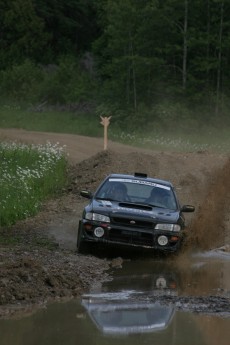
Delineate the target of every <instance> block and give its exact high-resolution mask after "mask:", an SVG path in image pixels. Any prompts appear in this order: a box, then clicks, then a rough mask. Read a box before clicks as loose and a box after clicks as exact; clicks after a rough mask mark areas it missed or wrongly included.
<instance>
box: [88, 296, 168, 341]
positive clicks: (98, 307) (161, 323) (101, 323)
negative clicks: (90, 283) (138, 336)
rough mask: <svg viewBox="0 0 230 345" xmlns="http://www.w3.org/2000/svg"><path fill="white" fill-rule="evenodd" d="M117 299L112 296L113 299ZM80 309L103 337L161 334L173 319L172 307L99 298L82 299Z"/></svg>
mask: <svg viewBox="0 0 230 345" xmlns="http://www.w3.org/2000/svg"><path fill="white" fill-rule="evenodd" d="M109 295H110V294H109ZM119 295H120V294H118V295H117V296H114V297H115V299H116V297H119ZM105 297H106V296H105ZM107 297H108V296H107ZM110 297H111V296H110ZM120 297H121V296H120ZM82 305H83V306H84V307H85V308H86V310H87V312H88V314H89V316H90V318H91V319H92V321H93V322H94V323H95V324H96V326H97V328H98V329H99V330H101V331H102V332H103V333H105V334H118V335H119V334H124V335H125V334H131V333H143V332H154V331H159V330H163V329H165V328H167V327H168V325H169V324H170V321H171V320H172V318H173V315H174V307H173V306H165V305H161V304H160V303H158V302H156V303H147V302H140V303H135V302H128V301H126V302H125V301H123V302H122V301H121V300H120V301H119V303H117V301H116V300H114V301H111V300H110V301H108V300H106V299H103V298H102V296H101V295H85V296H83V299H82Z"/></svg>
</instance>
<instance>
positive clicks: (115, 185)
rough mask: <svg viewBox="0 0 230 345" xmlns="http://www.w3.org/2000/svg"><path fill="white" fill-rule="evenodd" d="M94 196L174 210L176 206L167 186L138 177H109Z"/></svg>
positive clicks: (170, 190)
mask: <svg viewBox="0 0 230 345" xmlns="http://www.w3.org/2000/svg"><path fill="white" fill-rule="evenodd" d="M95 197H96V198H101V199H109V200H114V201H129V202H133V203H142V204H148V205H151V206H157V207H162V208H169V209H174V210H175V209H176V208H177V203H176V200H175V196H174V193H173V192H172V189H171V188H170V187H169V186H164V185H161V184H157V183H154V182H151V181H150V182H149V181H143V180H138V179H135V180H134V179H124V178H110V179H108V180H107V181H106V182H105V183H104V184H103V185H102V187H101V188H100V190H99V191H98V192H97V193H96V195H95Z"/></svg>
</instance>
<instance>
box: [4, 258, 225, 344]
mask: <svg viewBox="0 0 230 345" xmlns="http://www.w3.org/2000/svg"><path fill="white" fill-rule="evenodd" d="M229 268H230V261H226V260H225V261H220V260H215V261H213V260H211V259H210V257H208V258H207V259H206V258H205V257H203V256H202V257H201V256H199V257H196V258H188V260H186V258H183V260H182V259H181V261H180V262H177V261H170V260H159V261H158V260H148V259H146V260H136V261H135V260H131V261H126V262H125V263H124V264H123V268H122V269H114V272H113V277H114V279H113V280H112V281H110V282H107V283H105V284H103V286H96V285H95V286H94V287H92V290H91V291H90V292H89V294H86V295H84V296H82V298H81V299H80V300H73V301H70V302H68V303H54V304H52V305H49V306H48V307H47V309H44V310H40V311H38V312H36V313H34V314H33V315H31V316H26V317H21V318H19V319H11V320H0V335H1V341H0V344H1V345H31V344H33V345H40V344H42V345H51V344H55V345H63V344H65V345H75V344H86V345H91V344H92V345H99V344H100V345H118V344H121V342H122V343H123V344H127V345H137V344H140V343H141V344H142V343H143V344H146V345H150V344H157V345H165V344H167V345H184V344H186V345H194V344H196V345H216V344H218V345H229V339H230V318H225V319H224V318H221V317H218V316H211V315H209V316H208V315H204V314H200V315H197V314H195V313H185V312H182V311H178V305H176V306H175V305H174V304H173V303H172V302H171V301H174V300H178V298H180V297H181V296H182V297H183V296H199V295H203V296H205V295H208V294H209V295H211V294H213V295H217V294H221V295H225V296H230V295H228V292H229V291H230V279H229V278H230V275H229ZM153 297H154V298H153ZM153 301H154V302H153ZM159 301H161V303H159ZM167 301H170V303H166V302H167ZM162 302H163V303H162ZM175 307H176V308H175Z"/></svg>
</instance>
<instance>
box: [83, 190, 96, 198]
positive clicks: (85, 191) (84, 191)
mask: <svg viewBox="0 0 230 345" xmlns="http://www.w3.org/2000/svg"><path fill="white" fill-rule="evenodd" d="M80 195H81V196H83V198H87V199H91V198H92V197H93V194H92V193H91V192H89V191H88V190H82V191H81V192H80Z"/></svg>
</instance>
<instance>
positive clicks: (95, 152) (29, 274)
mask: <svg viewBox="0 0 230 345" xmlns="http://www.w3.org/2000/svg"><path fill="white" fill-rule="evenodd" d="M0 140H14V141H15V140H16V141H20V142H27V143H35V144H38V143H44V142H46V141H47V140H48V141H50V142H53V143H54V142H55V143H56V142H59V143H60V144H61V145H66V153H67V154H68V159H69V162H70V171H69V173H70V176H71V185H70V186H69V188H68V190H66V191H65V193H64V195H63V196H62V197H61V198H59V199H56V200H51V201H49V202H47V203H46V204H45V205H44V206H43V209H42V210H41V212H40V213H39V214H38V215H37V216H36V217H34V218H31V219H28V220H26V221H22V222H18V223H17V224H16V225H15V226H13V227H12V228H10V229H0V231H1V232H2V234H4V236H5V238H6V239H7V238H13V239H15V241H13V242H15V243H12V244H11V245H9V244H8V245H4V244H1V247H0V316H6V315H11V314H12V313H13V312H15V307H17V308H16V310H17V309H20V308H21V307H25V306H28V305H35V304H42V303H45V302H46V301H47V300H50V299H51V300H53V299H58V298H70V297H72V296H73V297H76V296H79V295H80V294H81V293H82V292H84V291H87V290H88V289H89V287H90V286H91V285H92V284H101V283H102V282H103V281H104V280H105V279H109V277H108V274H107V269H108V268H109V267H110V261H109V260H106V259H100V258H97V257H91V256H87V257H84V256H81V255H78V254H76V236H77V225H78V219H79V217H80V215H81V212H82V209H83V206H84V204H85V202H86V201H85V199H82V198H81V197H80V196H79V191H80V190H81V189H83V188H88V189H90V190H92V191H94V189H95V188H96V186H97V185H98V183H99V182H100V181H101V180H102V179H103V178H104V177H105V176H106V175H107V174H109V173H112V172H114V173H121V172H122V173H133V172H135V171H138V172H146V173H147V174H149V175H151V176H153V177H159V178H162V179H167V180H170V181H171V182H172V183H173V184H174V186H175V187H176V190H177V194H178V196H179V199H180V201H181V204H185V203H189V204H193V205H195V206H196V213H195V214H191V215H188V216H187V217H186V218H187V223H188V239H187V242H186V244H185V249H186V250H191V249H192V248H194V247H199V248H200V249H213V248H216V247H220V246H224V245H227V244H230V241H229V239H230V238H229V232H230V230H229V224H230V222H229V217H228V216H227V215H228V214H229V206H228V205H229V204H230V203H229V200H230V180H229V170H230V161H229V157H228V156H227V155H224V154H216V153H211V152H203V151H202V152H186V153H175V152H159V151H149V150H142V149H135V148H133V147H128V146H125V145H120V144H117V143H113V142H109V145H108V147H109V150H108V151H103V150H102V149H103V142H102V139H97V138H87V137H80V136H75V135H67V134H54V133H40V132H27V131H23V130H2V129H0ZM210 220H211V221H210ZM210 224H211V225H210ZM207 234H208V236H207ZM207 238H208V240H207Z"/></svg>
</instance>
